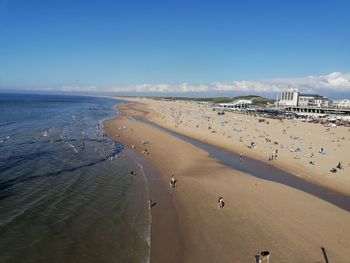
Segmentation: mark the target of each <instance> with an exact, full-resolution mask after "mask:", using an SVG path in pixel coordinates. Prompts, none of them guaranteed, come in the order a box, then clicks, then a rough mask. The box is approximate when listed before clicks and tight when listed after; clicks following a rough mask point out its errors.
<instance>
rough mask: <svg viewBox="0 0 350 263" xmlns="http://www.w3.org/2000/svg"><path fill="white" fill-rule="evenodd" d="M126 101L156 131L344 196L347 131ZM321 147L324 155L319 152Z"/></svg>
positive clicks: (349, 147)
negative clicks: (141, 108) (143, 112)
mask: <svg viewBox="0 0 350 263" xmlns="http://www.w3.org/2000/svg"><path fill="white" fill-rule="evenodd" d="M128 100H130V99H129V98H128ZM131 100H133V101H137V102H142V103H143V104H145V105H147V108H148V109H149V110H152V114H150V115H149V118H150V119H151V120H152V121H153V122H155V123H157V124H158V125H160V126H162V127H165V128H167V129H170V130H174V131H176V132H178V133H181V134H184V135H187V136H189V137H192V138H195V139H199V140H202V141H206V142H208V143H210V144H213V145H216V146H218V147H221V148H225V149H227V150H229V151H233V152H237V153H242V154H243V155H247V156H250V157H252V158H255V159H258V160H261V161H264V162H269V164H271V165H273V166H276V167H279V168H281V169H283V170H286V171H288V172H290V173H292V174H294V175H296V176H300V177H302V178H304V179H306V180H309V181H311V182H313V183H316V184H320V185H323V186H326V187H329V188H330V189H331V190H333V191H336V192H341V193H344V194H347V195H350V128H349V127H337V128H332V127H323V126H322V125H321V124H313V123H306V122H302V121H300V120H299V121H295V120H283V121H282V122H281V121H279V120H274V119H267V118H265V122H259V119H261V118H260V117H254V116H249V115H244V114H237V113H230V112H226V114H225V115H223V116H218V115H217V112H213V111H212V108H211V107H208V106H205V105H199V104H198V103H191V102H188V101H161V100H151V99H145V98H143V99H131ZM197 125H198V127H197ZM209 126H210V128H211V129H208V127H209ZM214 132H215V133H214ZM251 142H255V145H256V147H253V148H248V146H250V145H251ZM275 143H278V144H275ZM321 148H323V150H324V154H320V153H319V151H320V149H321ZM275 150H278V156H277V159H276V160H273V161H269V157H270V156H271V154H272V153H274V152H275ZM310 161H311V162H314V165H311V164H310ZM340 161H341V162H342V164H343V168H344V169H342V170H339V169H337V173H331V172H330V169H332V168H334V167H336V165H337V164H338V163H339V162H340Z"/></svg>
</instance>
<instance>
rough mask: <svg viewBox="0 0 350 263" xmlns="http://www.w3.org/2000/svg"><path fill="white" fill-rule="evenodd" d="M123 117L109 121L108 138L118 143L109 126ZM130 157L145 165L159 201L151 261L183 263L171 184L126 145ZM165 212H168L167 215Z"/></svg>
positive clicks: (106, 125) (153, 196)
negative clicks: (170, 188)
mask: <svg viewBox="0 0 350 263" xmlns="http://www.w3.org/2000/svg"><path fill="white" fill-rule="evenodd" d="M119 118H120V117H115V118H111V119H106V120H105V121H104V128H105V130H106V132H107V136H108V137H109V138H110V139H111V140H113V141H118V140H117V139H118V138H116V137H115V136H113V134H112V133H111V132H110V129H109V123H110V122H113V121H115V120H118V119H119ZM124 149H125V152H126V154H127V155H128V156H129V157H131V158H132V159H133V160H134V161H135V162H136V163H137V164H138V165H140V166H141V169H142V171H143V173H144V174H145V177H146V179H147V184H148V186H147V187H148V192H149V196H150V200H153V201H154V200H157V201H155V202H154V203H153V204H154V206H153V207H150V216H151V220H150V224H151V226H150V227H151V231H150V255H149V257H150V262H169V263H176V262H183V253H182V246H181V242H180V234H179V227H178V214H177V210H176V207H175V205H174V202H173V199H172V196H171V194H170V193H169V191H168V189H169V187H168V184H167V182H165V181H164V180H163V178H162V177H161V176H160V174H159V172H158V171H157V170H156V167H153V166H152V165H151V164H150V163H149V161H147V160H145V159H144V158H143V157H142V156H141V155H140V154H139V153H137V152H135V151H133V150H132V149H130V148H128V147H126V146H124ZM164 209H165V210H166V212H165V213H164Z"/></svg>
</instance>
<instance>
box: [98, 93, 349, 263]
mask: <svg viewBox="0 0 350 263" xmlns="http://www.w3.org/2000/svg"><path fill="white" fill-rule="evenodd" d="M140 101H141V102H142V104H125V105H123V106H121V107H120V111H121V112H122V116H121V117H119V118H116V119H112V120H109V121H106V123H105V127H106V130H107V133H108V135H109V136H110V137H111V138H112V139H114V140H117V141H120V142H122V143H123V144H124V145H125V146H126V147H128V148H129V149H133V150H134V151H135V152H136V153H137V155H138V156H143V158H144V159H145V160H146V161H147V163H149V164H151V166H152V167H153V168H154V169H155V171H156V172H157V173H158V174H159V180H160V181H161V183H160V184H159V182H158V185H157V184H155V183H154V182H153V183H152V182H150V187H151V188H153V190H152V191H151V195H152V196H150V198H151V199H152V200H153V201H154V202H156V205H155V206H154V207H152V208H151V212H152V220H153V219H154V221H152V236H151V244H152V245H151V261H152V262H255V258H254V255H255V253H256V252H257V251H263V250H268V251H270V253H271V258H270V262H315V263H316V262H325V261H324V258H323V254H322V251H321V248H322V247H323V248H325V251H326V252H327V255H328V258H329V260H330V262H347V261H348V259H349V257H350V213H349V212H348V211H346V210H343V209H341V208H339V207H336V206H334V205H332V204H330V203H328V202H325V201H323V200H321V199H319V198H317V197H315V196H312V195H310V194H307V193H305V192H302V191H299V190H296V189H294V188H291V187H288V186H285V185H282V184H278V183H275V182H271V181H267V180H263V179H259V178H256V177H253V176H251V175H249V174H246V173H243V172H240V171H237V170H234V169H232V168H230V167H227V166H225V165H223V164H221V163H219V162H217V161H216V160H214V159H213V158H211V157H209V155H208V153H207V152H205V151H204V150H202V149H199V148H198V147H195V146H194V145H192V144H190V143H188V142H185V141H183V140H180V139H178V138H176V137H174V136H172V135H170V134H168V133H165V132H164V131H161V130H159V129H157V128H155V127H152V126H151V125H148V124H145V123H142V122H139V121H135V120H134V119H133V118H130V117H136V118H140V117H141V118H145V119H147V120H151V121H153V122H154V123H156V124H158V125H160V126H162V127H165V128H167V129H170V130H174V131H176V132H178V133H182V134H185V135H187V136H190V137H193V138H196V139H199V140H202V141H206V142H208V143H210V144H214V145H216V146H219V147H222V148H226V149H228V150H231V151H234V152H239V153H242V154H243V160H242V161H243V162H244V157H245V156H251V157H254V158H256V159H260V160H262V161H265V162H268V163H270V164H272V165H274V166H276V167H279V168H283V169H285V170H288V171H290V172H292V173H293V174H295V175H297V176H301V177H303V178H305V179H307V180H309V181H312V182H314V183H315V184H320V185H325V186H327V187H328V188H329V189H332V190H333V191H335V192H341V193H345V194H349V193H350V190H349V187H348V186H349V182H350V180H349V178H348V177H347V175H346V174H347V172H348V169H349V168H348V166H349V163H350V160H349V155H347V150H346V149H349V147H348V146H349V140H348V137H349V132H348V129H346V128H343V127H340V128H336V129H333V128H329V129H328V128H326V127H319V126H316V125H314V124H309V123H295V122H293V121H284V122H278V121H277V120H270V119H266V120H265V122H264V123H262V124H260V123H259V122H258V120H257V118H255V117H253V116H243V115H239V114H232V115H231V114H226V115H224V117H223V116H217V115H216V113H215V112H211V111H210V109H208V108H205V106H201V105H198V104H192V103H188V102H186V103H184V102H169V101H166V102H164V101H154V100H148V99H142V100H140ZM140 101H139V100H138V99H137V102H140ZM267 122H268V123H267ZM208 126H210V129H208ZM327 129H328V130H327ZM213 131H215V132H213ZM252 141H253V142H254V145H255V146H256V147H253V148H248V146H251V145H252V144H251V142H252ZM275 142H277V143H275ZM321 147H322V148H324V153H325V154H320V153H318V151H319V150H320V148H321ZM276 149H278V157H277V159H275V160H273V161H269V160H268V157H269V156H270V154H271V153H272V152H275V150H276ZM291 150H292V151H291ZM312 154H313V156H312V157H311V155H312ZM310 159H312V160H313V161H315V165H310V164H309V161H310ZM339 161H342V162H343V166H344V169H343V170H339V171H338V172H337V173H336V174H332V173H330V172H329V169H330V168H332V167H335V166H336V164H337V163H338V162H339ZM172 174H174V176H175V177H176V179H177V180H178V183H177V186H176V187H175V189H171V188H170V186H169V181H170V179H171V175H172ZM156 181H157V180H156ZM152 185H153V186H152ZM157 188H158V189H159V192H163V194H162V195H158V196H156V193H157V192H158V191H157ZM153 195H154V196H155V198H154V197H153ZM167 195H169V196H170V198H167V197H166V196H167ZM219 196H223V197H224V200H225V207H224V208H219V207H218V204H217V198H218V197H219ZM164 197H165V198H164ZM171 203H173V204H174V206H171V205H170V206H169V204H171ZM163 215H164V216H165V217H166V216H167V215H168V216H169V217H171V218H173V219H174V217H175V218H176V219H175V222H171V221H169V224H168V225H167V221H166V220H165V219H163V220H162V217H163ZM169 237H172V238H169Z"/></svg>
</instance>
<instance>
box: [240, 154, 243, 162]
mask: <svg viewBox="0 0 350 263" xmlns="http://www.w3.org/2000/svg"><path fill="white" fill-rule="evenodd" d="M242 159H243V154H241V153H240V154H239V160H240V161H242Z"/></svg>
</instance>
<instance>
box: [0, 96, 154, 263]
mask: <svg viewBox="0 0 350 263" xmlns="http://www.w3.org/2000/svg"><path fill="white" fill-rule="evenodd" d="M118 103H119V102H118V101H116V100H111V99H105V98H94V97H79V96H61V95H21V94H0V262H1V263H3V262H6V263H7V262H38V263H39V262H50V263H54V262H84V263H88V262H148V261H149V246H150V245H149V235H150V215H149V208H148V189H147V184H146V179H145V177H144V176H143V172H142V170H141V168H140V167H139V165H138V164H137V163H135V162H134V161H133V160H132V159H130V158H129V157H128V156H126V157H125V158H123V157H122V154H121V152H122V145H120V144H118V143H117V142H115V143H114V142H112V141H111V140H109V139H108V138H106V137H105V136H104V131H103V120H104V119H106V118H110V117H113V116H115V115H116V114H118V112H116V110H115V108H114V105H116V104H118ZM82 145H84V147H83V146H82ZM116 155H117V156H118V158H117V159H115V156H116ZM110 157H113V160H112V161H110ZM132 170H134V171H136V172H137V176H134V177H130V176H129V173H130V171H132Z"/></svg>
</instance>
